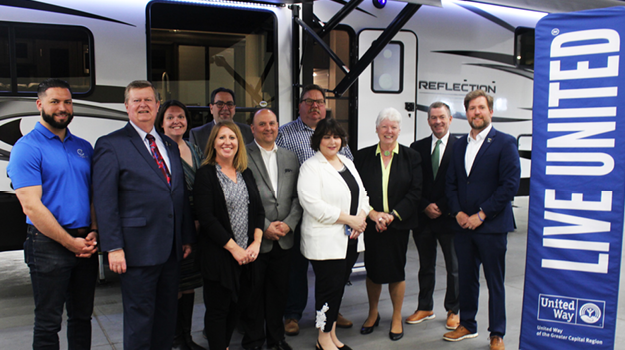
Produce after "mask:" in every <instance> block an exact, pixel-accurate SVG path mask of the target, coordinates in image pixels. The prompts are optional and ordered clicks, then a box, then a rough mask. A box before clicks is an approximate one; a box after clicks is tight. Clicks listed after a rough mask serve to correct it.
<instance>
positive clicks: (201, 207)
mask: <svg viewBox="0 0 625 350" xmlns="http://www.w3.org/2000/svg"><path fill="white" fill-rule="evenodd" d="M242 175H243V179H244V180H245V185H246V186H247V191H248V193H249V197H250V204H249V207H248V226H247V227H248V243H252V242H253V241H254V230H255V229H257V228H259V229H261V230H262V229H263V228H264V223H265V210H264V209H263V203H262V202H261V199H260V194H259V193H258V189H257V188H256V182H255V181H254V175H252V171H251V170H250V169H249V168H248V169H246V170H245V171H244V172H243V174H242ZM193 202H194V205H195V211H196V214H197V218H198V220H199V221H200V235H199V237H200V239H199V241H200V242H199V246H200V251H201V254H200V256H201V263H202V276H203V277H204V278H206V279H209V280H212V281H219V282H220V283H221V285H222V286H224V287H225V288H227V289H230V290H232V291H233V292H234V296H235V297H236V296H237V294H238V291H239V281H240V279H241V266H240V265H239V264H238V263H237V261H236V260H235V259H234V258H233V257H232V254H230V252H229V251H227V250H226V249H225V248H224V246H225V245H226V243H228V241H229V240H230V239H234V233H233V231H232V226H231V225H230V217H229V216H228V208H227V205H226V197H225V196H224V192H223V190H222V189H221V185H220V184H219V179H218V178H217V168H216V167H215V165H212V164H207V165H204V166H202V167H201V168H199V169H198V170H197V172H196V173H195V185H194V186H193ZM248 266H251V265H248Z"/></svg>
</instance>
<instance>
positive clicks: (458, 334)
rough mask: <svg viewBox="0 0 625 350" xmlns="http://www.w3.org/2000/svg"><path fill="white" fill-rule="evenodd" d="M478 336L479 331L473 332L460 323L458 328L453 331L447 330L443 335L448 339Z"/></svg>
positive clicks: (454, 339) (459, 339) (456, 339)
mask: <svg viewBox="0 0 625 350" xmlns="http://www.w3.org/2000/svg"><path fill="white" fill-rule="evenodd" d="M475 337H477V332H475V333H471V332H470V331H469V330H468V329H466V328H464V326H463V325H459V326H458V328H456V329H455V330H453V331H451V332H447V333H445V334H444V335H443V339H445V340H447V341H461V340H463V339H470V338H475Z"/></svg>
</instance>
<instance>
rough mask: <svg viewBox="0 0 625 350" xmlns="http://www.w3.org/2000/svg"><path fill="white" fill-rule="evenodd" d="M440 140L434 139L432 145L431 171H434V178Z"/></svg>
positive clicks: (438, 157)
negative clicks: (434, 142)
mask: <svg viewBox="0 0 625 350" xmlns="http://www.w3.org/2000/svg"><path fill="white" fill-rule="evenodd" d="M440 144H441V140H436V145H434V152H432V172H433V173H434V178H435V179H436V173H438V166H439V162H440V159H441V157H440V148H439V147H438V146H440Z"/></svg>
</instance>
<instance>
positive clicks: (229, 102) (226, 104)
mask: <svg viewBox="0 0 625 350" xmlns="http://www.w3.org/2000/svg"><path fill="white" fill-rule="evenodd" d="M209 106H210V109H211V114H212V115H213V121H211V122H210V123H206V124H204V125H202V126H198V127H197V128H193V129H191V131H189V141H190V142H191V143H194V144H196V145H197V146H198V147H200V149H201V150H202V152H204V154H206V142H208V136H210V134H211V130H213V126H215V123H217V122H220V121H222V120H232V118H233V117H234V114H235V113H236V108H237V106H236V103H235V101H234V91H232V90H230V89H226V88H224V87H220V88H217V89H215V90H213V92H212V93H211V102H210V105H209ZM234 123H235V124H236V125H237V126H238V127H239V129H241V134H243V140H244V141H245V143H250V142H252V141H254V136H252V130H250V126H249V125H247V124H244V123H239V122H234Z"/></svg>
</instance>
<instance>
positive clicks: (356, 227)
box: [347, 210, 367, 239]
mask: <svg viewBox="0 0 625 350" xmlns="http://www.w3.org/2000/svg"><path fill="white" fill-rule="evenodd" d="M347 225H348V226H349V227H350V228H351V229H352V233H351V234H350V235H349V238H350V239H356V238H358V236H360V234H361V233H363V232H365V229H366V228H367V213H365V212H364V211H362V210H361V211H360V214H358V215H350V216H349V221H348V223H347Z"/></svg>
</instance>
